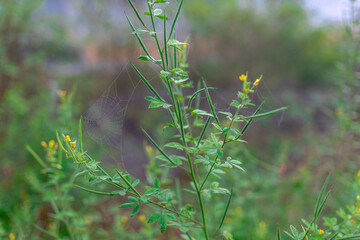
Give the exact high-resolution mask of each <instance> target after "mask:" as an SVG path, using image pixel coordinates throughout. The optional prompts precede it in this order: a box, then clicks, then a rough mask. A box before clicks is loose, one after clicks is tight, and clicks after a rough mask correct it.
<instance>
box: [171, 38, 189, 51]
mask: <svg viewBox="0 0 360 240" xmlns="http://www.w3.org/2000/svg"><path fill="white" fill-rule="evenodd" d="M168 45H169V46H170V47H174V48H176V49H178V50H179V51H182V48H181V47H179V46H183V45H188V44H187V43H186V42H180V41H178V40H176V39H171V40H169V41H168Z"/></svg>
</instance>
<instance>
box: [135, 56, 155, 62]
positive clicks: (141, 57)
mask: <svg viewBox="0 0 360 240" xmlns="http://www.w3.org/2000/svg"><path fill="white" fill-rule="evenodd" d="M138 59H139V60H141V61H147V62H152V61H153V58H150V57H148V56H140V57H138Z"/></svg>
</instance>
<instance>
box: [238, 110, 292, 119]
mask: <svg viewBox="0 0 360 240" xmlns="http://www.w3.org/2000/svg"><path fill="white" fill-rule="evenodd" d="M286 109H287V107H281V108H278V109H275V110H272V111H269V112H265V113H260V114H256V115H252V116H248V117H244V118H245V119H254V118H262V117H267V116H269V115H272V114H275V113H278V112H281V111H284V110H286Z"/></svg>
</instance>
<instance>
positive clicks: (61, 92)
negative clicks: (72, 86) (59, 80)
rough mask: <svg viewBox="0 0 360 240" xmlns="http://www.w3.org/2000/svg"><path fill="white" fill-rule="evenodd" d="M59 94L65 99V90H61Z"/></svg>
mask: <svg viewBox="0 0 360 240" xmlns="http://www.w3.org/2000/svg"><path fill="white" fill-rule="evenodd" d="M57 94H58V95H59V97H65V96H66V91H65V90H59V91H58V92H57Z"/></svg>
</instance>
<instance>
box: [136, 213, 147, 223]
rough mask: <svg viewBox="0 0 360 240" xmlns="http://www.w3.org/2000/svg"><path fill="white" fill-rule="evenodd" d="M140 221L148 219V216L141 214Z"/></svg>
mask: <svg viewBox="0 0 360 240" xmlns="http://www.w3.org/2000/svg"><path fill="white" fill-rule="evenodd" d="M138 219H139V221H140V222H144V221H145V220H146V217H145V215H144V214H141V215H140V216H139V217H138Z"/></svg>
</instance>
